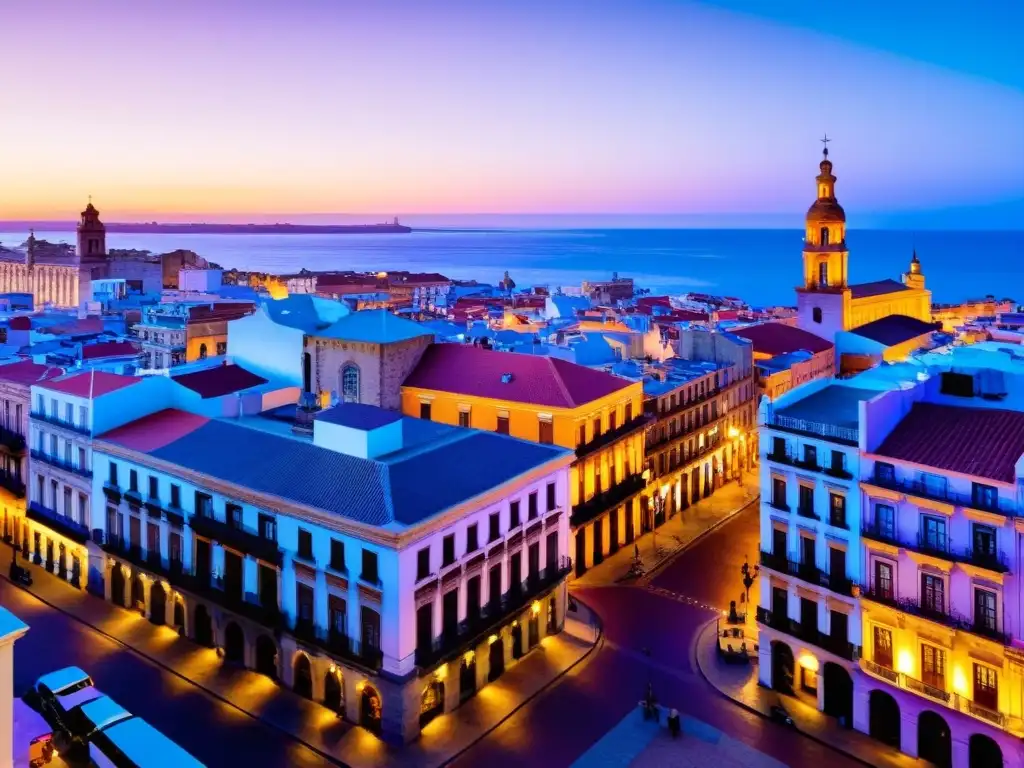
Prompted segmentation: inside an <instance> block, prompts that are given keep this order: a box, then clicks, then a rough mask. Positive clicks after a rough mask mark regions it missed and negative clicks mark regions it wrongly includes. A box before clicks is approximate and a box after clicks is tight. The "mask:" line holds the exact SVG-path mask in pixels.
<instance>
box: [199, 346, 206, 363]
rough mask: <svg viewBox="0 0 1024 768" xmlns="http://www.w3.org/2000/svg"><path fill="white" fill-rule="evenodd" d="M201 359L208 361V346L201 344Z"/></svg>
mask: <svg viewBox="0 0 1024 768" xmlns="http://www.w3.org/2000/svg"><path fill="white" fill-rule="evenodd" d="M199 359H200V360H205V359H206V345H205V344H200V345H199Z"/></svg>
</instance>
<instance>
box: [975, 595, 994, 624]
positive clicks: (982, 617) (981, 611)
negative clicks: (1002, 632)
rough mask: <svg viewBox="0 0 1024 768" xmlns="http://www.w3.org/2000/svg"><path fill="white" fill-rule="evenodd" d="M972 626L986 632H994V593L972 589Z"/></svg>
mask: <svg viewBox="0 0 1024 768" xmlns="http://www.w3.org/2000/svg"><path fill="white" fill-rule="evenodd" d="M974 626H975V627H976V628H977V629H980V630H982V631H986V632H995V631H996V593H995V592H993V591H991V590H988V589H980V588H979V587H975V588H974Z"/></svg>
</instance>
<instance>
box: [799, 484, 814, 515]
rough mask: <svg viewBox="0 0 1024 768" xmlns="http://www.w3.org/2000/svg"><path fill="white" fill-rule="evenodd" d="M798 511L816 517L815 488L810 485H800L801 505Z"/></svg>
mask: <svg viewBox="0 0 1024 768" xmlns="http://www.w3.org/2000/svg"><path fill="white" fill-rule="evenodd" d="M798 511H799V512H800V514H801V515H804V516H805V517H814V488H812V487H811V486H809V485H801V486H800V506H799V508H798Z"/></svg>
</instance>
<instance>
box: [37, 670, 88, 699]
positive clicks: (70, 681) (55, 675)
mask: <svg viewBox="0 0 1024 768" xmlns="http://www.w3.org/2000/svg"><path fill="white" fill-rule="evenodd" d="M88 677H89V675H87V674H86V673H85V672H84V671H83V670H82V669H80V668H79V667H64V668H63V669H58V670H56V671H55V672H49V673H47V674H45V675H43V676H42V677H40V678H39V680H38V681H36V682H37V683H38V684H39V685H45V686H46V687H47V688H49V689H50V690H51V691H53V692H54V693H57V692H58V691H60V690H61V689H63V688H67V687H68V686H69V685H76V684H78V683H80V682H82V681H83V680H86V679H88Z"/></svg>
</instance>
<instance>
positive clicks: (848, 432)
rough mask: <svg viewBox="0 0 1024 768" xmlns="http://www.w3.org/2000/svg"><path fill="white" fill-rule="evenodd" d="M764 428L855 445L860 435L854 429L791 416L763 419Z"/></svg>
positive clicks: (778, 415)
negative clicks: (775, 428)
mask: <svg viewBox="0 0 1024 768" xmlns="http://www.w3.org/2000/svg"><path fill="white" fill-rule="evenodd" d="M765 426H769V427H777V428H779V429H785V430H789V431H792V432H799V433H801V434H807V435H817V436H818V437H823V438H825V439H826V440H832V441H835V442H841V443H848V444H850V445H857V439H858V437H859V435H860V432H859V430H858V429H857V428H856V427H841V426H838V425H836V424H828V423H826V422H823V421H813V420H810V419H797V418H794V417H792V416H783V415H781V414H771V415H770V416H768V417H767V418H766V419H765Z"/></svg>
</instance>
